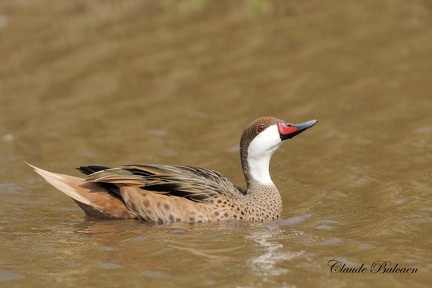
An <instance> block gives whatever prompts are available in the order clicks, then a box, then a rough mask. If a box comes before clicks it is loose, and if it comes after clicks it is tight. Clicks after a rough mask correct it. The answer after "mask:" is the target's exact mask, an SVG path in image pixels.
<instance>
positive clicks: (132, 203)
mask: <svg viewBox="0 0 432 288" xmlns="http://www.w3.org/2000/svg"><path fill="white" fill-rule="evenodd" d="M317 122H318V121H317V120H310V121H307V122H303V123H300V124H291V123H288V122H286V121H284V120H280V119H278V118H275V117H271V116H266V117H260V118H258V119H256V120H254V121H253V122H252V123H250V124H249V125H248V126H247V127H246V129H245V130H244V131H243V134H242V136H241V138H240V160H241V166H242V169H243V174H244V178H245V181H246V189H243V188H241V187H239V186H237V185H235V184H233V183H232V182H231V181H230V180H228V179H227V178H226V177H225V176H223V175H222V174H221V173H219V172H217V171H214V170H210V169H207V168H200V167H192V166H183V165H164V164H135V165H124V166H121V167H118V168H109V167H106V166H96V165H93V166H80V167H78V168H76V169H78V170H79V171H80V172H82V173H83V174H85V175H86V176H85V177H84V178H81V177H75V176H70V175H65V174H59V173H52V172H49V171H46V170H43V169H41V168H38V167H36V166H33V165H31V164H29V163H27V164H28V165H29V166H31V167H32V168H33V169H34V171H35V172H36V173H38V174H39V175H40V176H42V177H43V178H44V179H45V180H46V181H47V182H48V183H49V184H51V185H52V186H54V187H55V188H57V189H58V190H60V191H61V192H63V193H64V194H66V195H67V196H69V197H71V198H72V199H73V200H74V201H75V202H76V203H77V204H78V206H79V207H80V208H81V209H82V210H84V212H85V214H86V215H87V216H89V217H93V218H99V219H136V220H143V221H146V222H151V223H157V224H165V223H173V222H189V223H204V222H221V221H226V220H238V221H247V222H267V221H273V220H276V219H278V218H279V217H280V216H281V213H282V199H281V194H280V193H279V191H278V189H277V188H276V186H275V184H274V183H273V181H272V179H271V177H270V172H269V166H270V159H271V157H272V155H273V153H274V152H275V151H276V150H277V149H278V148H279V147H280V146H281V144H282V142H283V141H285V140H288V139H292V138H293V137H294V136H297V135H298V134H300V133H302V132H304V131H306V130H307V129H309V128H311V127H312V126H314V125H315V124H316V123H317Z"/></svg>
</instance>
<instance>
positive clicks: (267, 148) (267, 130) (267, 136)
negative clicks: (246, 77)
mask: <svg viewBox="0 0 432 288" xmlns="http://www.w3.org/2000/svg"><path fill="white" fill-rule="evenodd" d="M317 122H318V121H317V120H310V121H307V122H303V123H300V124H291V123H288V122H286V121H283V120H280V119H277V118H274V117H261V118H258V119H256V120H255V121H253V122H252V123H250V124H249V126H248V127H247V128H246V129H245V130H244V132H243V135H242V137H241V139H240V156H241V161H242V166H243V172H244V173H245V177H246V181H247V182H248V181H249V180H251V179H248V177H251V178H252V179H253V180H256V181H258V182H260V183H261V184H265V185H270V184H271V185H273V182H272V181H271V179H270V174H269V163H270V158H271V156H272V155H273V153H274V152H275V151H276V150H277V148H279V146H280V145H281V143H282V141H284V140H287V139H291V138H293V137H294V136H296V135H298V134H300V133H302V132H303V131H306V130H307V129H309V128H310V127H312V126H313V125H315V124H316V123H317ZM248 184H249V183H248Z"/></svg>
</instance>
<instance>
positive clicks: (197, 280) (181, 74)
mask: <svg viewBox="0 0 432 288" xmlns="http://www.w3.org/2000/svg"><path fill="white" fill-rule="evenodd" d="M431 51H432V2H430V1H427V0H410V1H408V0H383V1H374V0H364V1H344V0H335V1H315V0H305V1H282V0H280V1H279V0H274V1H271V0H244V1H210V0H179V1H174V0H146V1H132V0H131V1H129V0H125V1H123V0H122V1H99V0H95V1H81V0H73V1H52V0H42V1H28V0H20V1H16V0H2V1H1V2H0V59H1V65H0V112H1V113H0V172H1V175H2V176H1V177H0V203H1V204H0V216H1V217H0V239H1V240H0V241H1V243H2V247H3V249H2V250H3V252H2V255H1V256H0V286H2V287H3V286H4V287H13V286H17V287H18V286H20V287H37V285H41V286H43V287H50V285H51V286H52V287H58V286H59V285H60V286H62V287H69V286H76V285H81V286H83V285H84V286H91V285H93V286H94V285H97V286H102V285H104V286H107V287H124V286H127V285H128V286H131V287H142V285H144V284H143V283H145V285H147V286H146V287H152V286H154V287H162V286H163V287H180V286H182V285H184V286H188V287H202V286H209V287H270V286H271V287H319V286H325V287H329V286H336V287H342V286H344V285H352V284H353V283H354V282H355V283H356V285H357V287H370V286H375V287H389V286H388V285H391V286H392V287H405V286H412V285H415V286H416V287H428V283H430V281H432V278H431V277H432V276H430V275H432V274H431V272H432V261H431V258H430V253H428V252H430V251H431V250H430V247H431V244H432V241H431V239H432V238H431V236H432V228H431V222H432V215H431V214H432V205H431V204H432V200H431V197H432V196H431V192H432V188H431V187H432V180H431V175H432V172H431V161H432V144H431V143H432V113H431V112H432V98H431V94H432V86H431V81H432V57H431ZM265 115H271V116H275V117H278V118H281V119H284V120H287V121H289V122H292V123H298V122H303V121H307V120H311V119H318V120H319V123H318V124H317V125H316V126H315V127H314V128H312V129H311V130H308V131H307V132H306V133H303V134H302V135H301V136H298V137H296V138H294V139H293V140H292V141H287V143H284V145H282V147H281V149H280V150H279V151H278V152H277V153H276V154H275V155H274V157H273V160H272V163H271V172H272V177H273V180H274V182H275V183H276V185H277V186H278V188H279V190H280V192H281V194H282V198H283V201H284V215H283V217H282V218H281V219H280V220H279V221H276V222H272V223H265V224H247V223H246V224H245V223H226V224H220V225H201V226H200V225H192V226H191V225H184V224H176V225H171V226H170V225H168V226H160V225H146V224H142V223H139V222H134V221H97V220H92V219H87V218H85V217H84V216H83V213H82V212H81V210H80V209H79V208H78V207H77V206H76V205H75V204H74V203H73V201H71V200H70V199H68V197H67V196H65V195H63V194H62V193H60V192H58V191H56V190H55V189H54V188H52V187H50V186H49V185H48V184H47V183H45V182H44V181H43V180H42V179H40V177H38V175H36V174H35V173H33V171H32V170H31V169H30V168H29V167H27V166H26V165H25V164H24V161H28V162H30V163H32V164H34V165H36V166H40V167H42V168H43V169H47V170H50V171H55V172H60V173H65V174H72V175H79V173H78V172H77V171H75V170H74V168H75V167H77V166H80V165H92V164H101V165H106V166H119V165H122V164H135V163H162V164H182V165H195V166H201V167H206V168H211V169H215V170H217V171H220V172H222V173H223V174H224V175H225V176H227V177H228V178H230V179H231V180H233V182H235V183H236V184H238V185H240V186H244V184H243V183H244V182H243V181H244V180H243V175H242V174H241V169H240V162H239V157H238V143H239V139H240V135H241V133H242V131H243V129H244V128H245V127H246V126H247V125H248V124H249V123H250V122H251V121H253V120H254V119H256V118H258V117H260V116H265ZM331 259H338V260H340V261H343V262H344V263H347V265H348V266H351V267H357V266H359V265H361V264H362V263H365V265H370V264H371V263H373V262H374V261H378V260H389V261H391V262H392V265H394V264H396V263H398V265H399V267H417V268H418V270H419V272H418V273H417V274H414V275H408V274H386V275H382V274H372V273H366V274H362V275H340V274H332V273H331V272H330V270H329V266H328V264H327V263H328V261H329V260H331ZM173 260H174V261H173Z"/></svg>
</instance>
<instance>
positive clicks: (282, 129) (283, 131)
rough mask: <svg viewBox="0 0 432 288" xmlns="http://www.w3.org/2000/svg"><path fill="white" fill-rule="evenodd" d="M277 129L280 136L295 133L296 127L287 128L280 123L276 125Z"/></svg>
mask: <svg viewBox="0 0 432 288" xmlns="http://www.w3.org/2000/svg"><path fill="white" fill-rule="evenodd" d="M278 129H279V133H280V134H281V135H288V134H290V133H293V132H295V131H297V127H296V126H287V124H285V123H282V122H279V123H278Z"/></svg>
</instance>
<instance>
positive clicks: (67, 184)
mask: <svg viewBox="0 0 432 288" xmlns="http://www.w3.org/2000/svg"><path fill="white" fill-rule="evenodd" d="M25 163H26V164H27V165H29V166H30V167H32V168H33V169H34V171H35V172H36V173H38V174H39V175H40V176H42V177H43V178H44V179H45V180H46V181H47V182H48V183H50V184H51V185H53V186H54V187H55V188H57V189H58V190H60V191H62V192H63V193H65V194H66V195H68V196H69V197H71V198H72V199H74V200H76V201H78V202H81V203H83V204H87V205H91V203H90V200H89V199H87V198H85V197H83V196H81V195H80V194H78V192H77V190H76V189H75V188H74V186H75V187H77V186H78V184H79V183H80V182H83V181H84V179H82V178H78V177H73V176H68V175H63V174H57V173H51V172H48V171H46V170H43V169H40V168H38V167H36V166H33V165H31V164H29V163H27V162H25ZM72 184H75V185H72Z"/></svg>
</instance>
